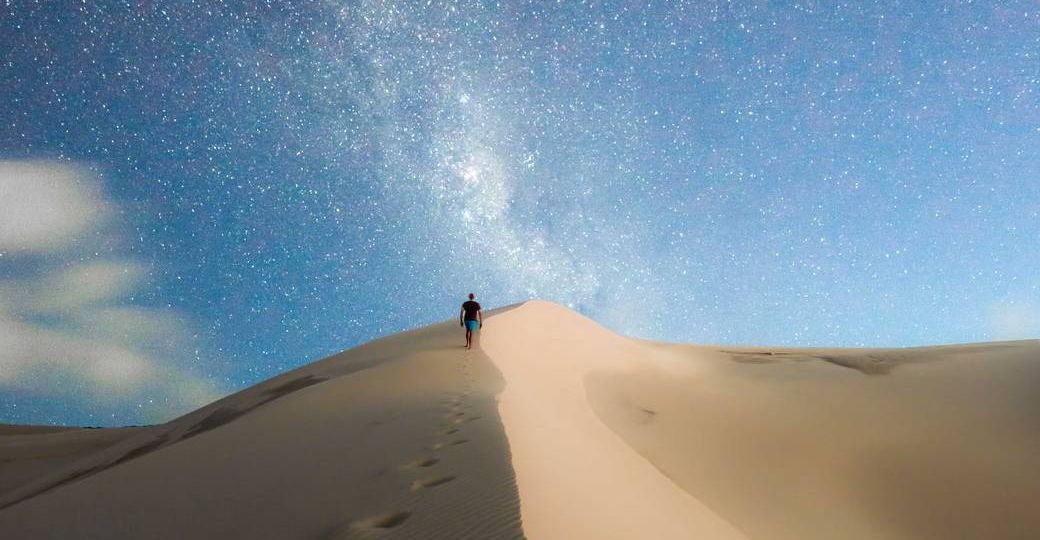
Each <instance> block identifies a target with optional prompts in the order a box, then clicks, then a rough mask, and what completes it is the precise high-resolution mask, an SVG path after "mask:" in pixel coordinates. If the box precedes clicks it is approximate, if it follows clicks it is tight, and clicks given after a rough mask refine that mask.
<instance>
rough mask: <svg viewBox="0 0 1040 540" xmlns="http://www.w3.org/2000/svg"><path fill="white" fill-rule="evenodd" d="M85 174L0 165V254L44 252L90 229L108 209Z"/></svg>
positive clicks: (38, 164) (29, 164) (35, 164)
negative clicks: (7, 252) (8, 252)
mask: <svg viewBox="0 0 1040 540" xmlns="http://www.w3.org/2000/svg"><path fill="white" fill-rule="evenodd" d="M84 172H85V171H83V170H81V169H79V168H77V167H74V166H71V165H66V164H59V163H49V162H43V161H0V253H2V252H5V251H10V252H37V253H39V252H45V251H51V250H53V249H56V248H60V247H62V246H64V245H67V244H68V243H70V242H71V241H73V240H74V239H76V238H77V237H78V236H79V235H81V234H83V233H84V232H87V231H91V230H93V229H94V228H95V227H97V225H99V224H100V223H101V222H102V220H103V219H104V218H105V217H106V216H107V215H108V213H109V207H108V205H107V204H106V203H105V201H104V200H103V198H102V196H101V193H100V190H99V189H98V188H97V184H96V183H95V182H91V181H90V180H89V176H88V175H86V174H84Z"/></svg>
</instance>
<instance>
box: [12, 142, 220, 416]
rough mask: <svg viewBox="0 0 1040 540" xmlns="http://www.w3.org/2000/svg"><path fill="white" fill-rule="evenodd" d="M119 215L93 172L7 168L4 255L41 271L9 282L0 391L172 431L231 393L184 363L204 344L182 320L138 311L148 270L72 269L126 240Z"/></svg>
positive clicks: (100, 263) (102, 262)
mask: <svg viewBox="0 0 1040 540" xmlns="http://www.w3.org/2000/svg"><path fill="white" fill-rule="evenodd" d="M113 208H115V205H114V204H113V203H112V202H110V201H109V200H107V199H106V198H105V197H104V194H103V192H102V190H101V188H100V182H98V180H97V178H95V177H94V176H93V175H91V174H90V173H89V172H88V171H87V170H86V169H83V168H78V167H75V166H71V165H62V164H52V163H44V162H10V161H8V162H0V254H3V253H4V252H5V251H6V252H9V253H15V254H18V255H19V256H18V257H15V258H14V259H13V262H12V263H10V266H9V268H11V269H13V270H17V268H16V265H17V264H24V263H30V265H29V266H27V267H26V268H31V269H32V270H33V272H32V273H31V274H30V273H28V272H21V273H18V272H13V273H11V272H9V273H8V274H9V276H12V277H8V278H7V279H6V280H0V391H3V390H4V389H9V390H18V391H19V392H22V393H27V394H29V395H31V396H32V397H33V398H35V399H40V398H42V399H54V400H67V401H76V402H84V403H86V404H87V406H88V407H89V408H90V410H91V412H94V413H95V414H96V415H97V416H98V417H99V418H100V417H112V416H113V415H115V416H118V417H123V418H131V419H133V421H135V422H141V421H164V420H168V419H169V418H170V417H172V416H173V415H175V414H180V413H184V412H188V411H190V410H191V409H193V408H196V407H199V406H201V405H204V404H206V403H208V402H210V401H213V400H215V399H217V398H219V397H220V396H221V394H222V392H221V391H220V388H219V387H218V386H217V385H216V384H215V383H213V382H212V381H211V380H209V379H206V378H204V377H201V376H199V375H197V374H195V373H194V372H193V371H192V370H191V369H189V367H188V366H189V364H187V363H186V362H185V361H184V360H185V359H187V358H186V357H188V354H187V353H186V351H192V352H193V354H192V355H191V356H190V358H192V359H194V358H195V354H197V353H195V350H196V348H197V346H196V345H195V344H194V343H193V342H194V339H195V338H194V336H193V334H192V333H191V332H190V331H189V325H188V324H187V322H186V321H185V320H184V319H183V318H182V317H180V316H178V315H177V314H175V313H173V312H171V311H170V310H160V309H152V308H146V307H142V306H137V305H133V304H131V303H130V302H129V298H130V297H131V296H132V295H133V294H134V293H135V292H137V291H140V290H141V287H142V286H143V285H144V283H145V281H146V278H147V276H148V274H149V268H148V267H147V266H145V265H143V264H141V263H139V262H137V261H134V260H131V259H97V260H90V261H78V260H77V261H73V260H70V259H71V258H70V254H73V253H79V254H82V253H91V252H96V251H98V250H97V249H96V248H97V244H96V243H97V242H98V241H99V239H100V238H102V237H111V236H112V235H118V230H116V229H115V228H114V224H111V223H107V220H106V219H105V218H106V216H109V215H111V214H112V213H113V212H112V209H113ZM102 235H104V236H102ZM5 264H7V263H5ZM135 406H136V407H135ZM134 410H139V411H140V413H139V414H137V415H135V413H134V412H133V411H134ZM0 421H3V419H2V418H0Z"/></svg>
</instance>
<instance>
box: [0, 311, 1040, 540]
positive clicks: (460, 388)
mask: <svg viewBox="0 0 1040 540" xmlns="http://www.w3.org/2000/svg"><path fill="white" fill-rule="evenodd" d="M487 315H488V316H487V318H486V322H485V325H484V329H483V330H482V331H481V332H480V334H479V335H478V341H477V345H478V346H477V347H476V348H474V349H473V350H466V349H465V348H463V347H462V346H461V345H462V343H463V336H462V331H461V329H460V328H459V327H458V323H457V321H454V320H452V321H448V322H445V323H441V324H437V325H433V326H429V327H426V328H420V329H417V330H413V331H409V332H404V333H401V334H396V335H394V336H390V337H387V338H383V339H380V340H376V341H373V342H371V343H368V344H366V345H363V346H361V347H357V348H355V349H352V350H349V351H346V352H344V353H341V354H338V355H335V356H332V357H330V358H327V359H324V360H321V361H319V362H315V363H313V364H309V365H307V366H304V367H302V368H299V369H297V370H294V371H291V372H288V373H285V374H283V375H280V376H278V377H275V378H273V379H270V380H268V381H266V382H264V383H261V384H259V385H257V386H254V387H251V388H249V389H246V390H244V391H242V392H239V393H237V394H234V395H232V396H228V397H227V398H224V399H222V400H220V401H217V402H215V403H213V404H211V405H208V406H206V407H203V408H202V409H199V410H197V411H195V412H193V413H190V414H188V415H185V416H183V417H181V418H178V419H176V420H173V421H171V422H169V423H167V424H162V425H158V426H150V427H144V428H129V429H121V430H52V429H39V428H19V427H14V426H5V427H3V429H0V465H2V467H0V537H3V538H328V539H333V538H430V539H441V538H443V539H456V538H520V537H524V536H526V537H527V538H532V539H542V538H560V539H582V538H588V539H601V538H638V539H644V538H647V539H658V538H664V539H668V538H704V539H726V538H755V539H833V538H843V539H865V538H886V539H887V538H893V539H904V538H906V539H910V538H914V539H919V538H1002V539H1003V538H1035V537H1037V534H1038V532H1040V513H1037V512H1034V509H1035V507H1036V503H1035V501H1037V500H1040V423H1038V420H1040V342H1037V341H1020V342H1006V343H986V344H974V345H954V346H944V347H926V348H914V349H779V348H747V347H718V346H694V345H674V344H662V343H654V342H649V341H643V340H637V339H632V338H628V337H624V336H621V335H618V334H615V333H613V332H611V331H609V330H607V329H606V328H603V327H602V326H600V325H598V324H597V323H595V322H594V321H592V320H590V319H587V318H585V317H582V316H580V315H578V314H576V313H574V312H573V311H571V310H568V309H567V308H565V307H563V306H560V305H557V304H553V303H549V302H542V301H531V302H527V303H525V304H522V305H519V306H516V307H512V308H505V309H502V310H500V311H497V312H491V313H488V314H487Z"/></svg>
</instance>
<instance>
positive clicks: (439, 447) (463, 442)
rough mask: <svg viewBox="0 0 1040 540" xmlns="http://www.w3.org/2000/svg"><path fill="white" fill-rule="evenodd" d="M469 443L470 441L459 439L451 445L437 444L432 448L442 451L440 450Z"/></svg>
mask: <svg viewBox="0 0 1040 540" xmlns="http://www.w3.org/2000/svg"><path fill="white" fill-rule="evenodd" d="M468 442H469V440H468V439H459V440H457V441H451V442H450V443H437V444H434V445H433V446H431V447H430V448H432V449H434V450H440V449H442V448H445V447H448V446H458V445H460V444H466V443H468Z"/></svg>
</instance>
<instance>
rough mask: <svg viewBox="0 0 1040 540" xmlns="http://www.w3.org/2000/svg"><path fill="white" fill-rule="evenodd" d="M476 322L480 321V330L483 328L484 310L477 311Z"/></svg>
mask: <svg viewBox="0 0 1040 540" xmlns="http://www.w3.org/2000/svg"><path fill="white" fill-rule="evenodd" d="M477 320H478V321H480V328H484V310H483V309H478V310H477Z"/></svg>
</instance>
